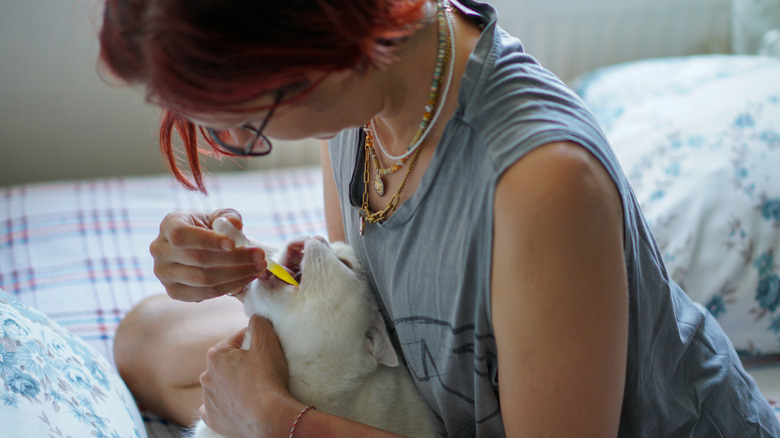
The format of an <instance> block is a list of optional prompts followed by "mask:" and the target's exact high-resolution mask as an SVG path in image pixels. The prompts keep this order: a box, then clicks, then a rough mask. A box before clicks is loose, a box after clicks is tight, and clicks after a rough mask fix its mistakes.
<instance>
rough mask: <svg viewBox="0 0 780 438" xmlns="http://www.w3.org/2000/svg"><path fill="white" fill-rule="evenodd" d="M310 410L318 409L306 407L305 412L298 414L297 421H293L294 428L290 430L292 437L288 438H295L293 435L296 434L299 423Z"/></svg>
mask: <svg viewBox="0 0 780 438" xmlns="http://www.w3.org/2000/svg"><path fill="white" fill-rule="evenodd" d="M309 409H317V408H315V407H314V406H306V407H305V408H303V410H302V411H301V412H300V413H299V414H298V416H297V417H295V421H293V425H292V428H291V429H290V436H289V437H288V438H293V434H294V433H295V427H296V426H298V422H299V421H301V417H303V414H305V413H307V412H309Z"/></svg>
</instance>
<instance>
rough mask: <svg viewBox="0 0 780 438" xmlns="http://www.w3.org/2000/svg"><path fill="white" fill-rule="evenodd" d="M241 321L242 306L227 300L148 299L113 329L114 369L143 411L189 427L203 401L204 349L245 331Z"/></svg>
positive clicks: (244, 320)
mask: <svg viewBox="0 0 780 438" xmlns="http://www.w3.org/2000/svg"><path fill="white" fill-rule="evenodd" d="M247 321H248V318H247V317H246V316H245V315H244V307H243V304H241V302H239V301H238V300H237V299H235V298H231V297H223V298H216V299H212V300H208V301H204V302H202V303H184V302H180V301H175V300H173V299H171V298H169V297H168V296H167V295H156V296H153V297H149V298H147V299H145V300H144V301H141V302H140V303H138V304H137V305H136V306H135V307H134V308H133V309H132V310H131V311H130V312H129V313H128V314H127V316H126V317H125V318H124V320H122V322H121V323H120V325H119V328H118V329H117V332H116V339H115V341H114V359H115V361H116V365H117V369H118V370H119V373H120V375H121V376H122V379H124V381H125V383H126V384H127V386H128V388H129V389H130V391H131V392H132V393H133V395H134V396H135V397H136V399H137V400H138V402H139V403H140V404H141V405H143V406H144V407H145V408H146V409H149V410H150V411H152V412H155V413H156V414H158V415H160V416H161V417H163V418H165V419H168V420H170V421H172V422H174V423H176V424H179V425H182V426H191V425H192V424H193V423H194V422H195V420H197V419H198V408H199V407H200V405H201V404H202V403H203V399H202V393H201V388H200V374H201V373H202V372H203V371H204V370H205V369H206V351H207V350H208V349H209V348H210V347H212V346H213V345H215V344H216V343H218V342H219V341H221V340H222V339H224V338H226V337H228V336H231V335H233V334H235V333H236V332H238V331H239V330H241V329H242V328H243V327H246V325H247Z"/></svg>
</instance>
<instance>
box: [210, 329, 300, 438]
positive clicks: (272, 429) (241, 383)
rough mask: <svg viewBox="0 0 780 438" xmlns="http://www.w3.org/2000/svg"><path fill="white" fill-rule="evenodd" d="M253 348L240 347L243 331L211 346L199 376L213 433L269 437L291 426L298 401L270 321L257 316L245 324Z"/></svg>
mask: <svg viewBox="0 0 780 438" xmlns="http://www.w3.org/2000/svg"><path fill="white" fill-rule="evenodd" d="M247 331H249V333H250V335H251V342H250V347H249V350H242V349H241V343H242V342H243V340H244V334H245V331H243V330H242V331H241V332H239V333H237V334H236V335H233V336H231V337H229V338H227V339H225V340H223V341H222V342H220V343H219V344H217V345H216V346H214V347H212V348H211V349H210V350H209V352H208V355H207V359H206V371H205V372H204V373H203V374H201V376H200V383H201V386H202V387H203V406H201V408H200V415H201V418H202V419H203V421H204V422H205V423H206V424H207V425H208V426H209V427H210V428H211V429H213V430H214V431H215V432H217V433H220V434H222V435H224V436H231V437H253V438H254V437H263V436H271V435H274V434H276V433H278V431H280V430H281V431H288V430H289V428H290V424H291V423H292V419H291V418H295V413H296V412H299V411H300V409H301V408H300V406H302V405H301V404H300V403H298V402H296V401H295V400H293V399H292V396H290V394H289V392H288V391H287V384H288V371H287V361H286V359H285V358H284V354H283V352H282V347H281V345H280V344H279V338H277V336H276V333H275V332H274V329H273V327H272V326H271V323H270V322H268V320H266V319H264V318H261V317H259V316H253V317H252V319H250V321H249V327H248V328H247Z"/></svg>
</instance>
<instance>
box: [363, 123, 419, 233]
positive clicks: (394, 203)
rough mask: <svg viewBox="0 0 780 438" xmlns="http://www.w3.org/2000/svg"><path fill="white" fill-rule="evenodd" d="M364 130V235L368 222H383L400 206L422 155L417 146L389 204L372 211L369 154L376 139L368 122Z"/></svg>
mask: <svg viewBox="0 0 780 438" xmlns="http://www.w3.org/2000/svg"><path fill="white" fill-rule="evenodd" d="M363 130H364V131H365V132H366V136H365V141H364V143H365V145H364V148H365V150H366V153H365V162H364V163H363V184H364V187H363V204H362V205H361V206H360V235H361V236H362V235H363V234H365V232H366V222H368V223H370V224H375V223H377V222H382V221H384V220H385V219H387V218H388V217H389V216H390V215H391V214H392V213H393V212H394V211H395V209H396V208H398V204H399V203H400V202H401V193H402V192H403V191H404V187H406V180H407V179H409V174H410V173H412V169H414V163H416V162H417V157H418V156H420V149H419V148H417V150H415V151H414V153H413V154H412V156H411V157H410V159H409V167H407V168H406V174H405V175H404V179H403V180H402V181H401V185H400V186H399V187H398V190H397V191H396V192H395V194H394V195H393V197H392V198H390V202H388V203H387V206H386V207H385V208H384V209H383V210H379V211H377V212H374V213H372V212H371V208H370V207H369V205H368V184H369V182H370V181H371V170H370V169H369V160H370V159H371V158H370V156H369V153H368V151H369V150H370V149H371V148H373V143H374V140H373V138H372V137H371V136H370V135H369V132H368V131H369V126H368V124H366V125H365V126H363Z"/></svg>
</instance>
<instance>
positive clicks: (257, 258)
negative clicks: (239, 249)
mask: <svg viewBox="0 0 780 438" xmlns="http://www.w3.org/2000/svg"><path fill="white" fill-rule="evenodd" d="M252 261H253V262H262V261H263V254H262V253H261V252H260V251H259V250H255V251H252Z"/></svg>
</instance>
